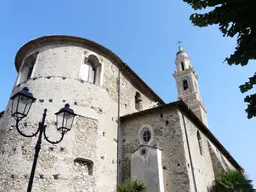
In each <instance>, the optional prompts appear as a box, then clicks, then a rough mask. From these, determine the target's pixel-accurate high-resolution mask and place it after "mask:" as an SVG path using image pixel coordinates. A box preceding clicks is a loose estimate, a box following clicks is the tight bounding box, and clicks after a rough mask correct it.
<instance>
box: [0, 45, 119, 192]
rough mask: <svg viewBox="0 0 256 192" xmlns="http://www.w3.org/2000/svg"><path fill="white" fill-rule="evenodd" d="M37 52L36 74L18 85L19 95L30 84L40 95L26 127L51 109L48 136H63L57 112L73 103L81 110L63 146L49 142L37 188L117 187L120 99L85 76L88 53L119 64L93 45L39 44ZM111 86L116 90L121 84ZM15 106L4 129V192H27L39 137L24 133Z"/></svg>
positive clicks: (0, 183) (0, 172) (0, 184)
mask: <svg viewBox="0 0 256 192" xmlns="http://www.w3.org/2000/svg"><path fill="white" fill-rule="evenodd" d="M33 51H39V53H38V56H37V60H36V63H35V65H34V69H33V73H32V76H31V78H30V79H28V80H27V81H25V82H22V83H20V84H18V83H19V82H18V81H19V78H17V79H18V80H17V83H16V84H17V85H16V84H15V87H14V89H13V93H16V92H17V91H20V90H21V89H22V88H23V87H25V86H26V87H28V88H29V89H30V91H31V92H32V93H33V94H34V97H36V98H37V101H36V102H35V103H34V104H33V106H32V108H31V111H30V113H29V116H28V117H26V118H24V119H23V120H22V122H20V127H21V128H22V129H23V130H26V131H28V132H32V131H33V129H35V128H37V126H38V122H39V121H40V120H41V118H42V114H43V110H44V108H47V109H48V113H47V120H46V124H47V128H46V130H47V134H48V135H49V138H50V139H52V140H57V139H58V137H59V135H58V132H57V131H56V125H55V122H56V120H55V115H54V113H55V112H57V111H58V110H59V109H60V108H62V107H63V106H64V104H65V103H69V104H70V106H71V108H72V109H74V111H75V112H76V113H77V114H78V116H77V117H76V119H75V122H74V124H73V128H72V130H71V131H70V132H68V133H67V134H66V135H65V137H64V140H63V141H62V142H61V143H60V144H57V145H52V144H49V143H47V141H46V140H43V142H42V149H41V151H40V155H39V159H38V165H37V168H36V174H35V179H34V185H33V191H63V192H64V191H77V192H78V191H113V190H114V189H115V187H116V175H117V173H116V168H117V164H116V161H117V151H116V150H117V142H116V135H117V121H116V117H117V110H118V107H117V101H115V100H113V99H111V98H113V97H110V96H109V92H108V91H107V90H106V89H105V88H104V87H107V86H106V85H104V84H102V85H94V84H90V83H88V82H84V81H82V80H81V79H79V72H80V68H81V64H82V63H83V61H84V56H85V54H87V55H88V54H94V55H95V56H96V57H98V59H99V61H100V62H101V64H102V66H103V67H104V64H105V63H108V64H111V65H113V64H112V63H111V62H110V61H109V60H108V59H106V58H104V57H103V56H101V55H99V54H97V53H94V52H92V51H90V50H89V49H85V48H84V47H81V46H76V45H72V44H70V45H69V44H61V45H58V44H53V45H47V46H42V47H40V46H37V48H36V49H34V50H33ZM28 54H30V53H27V55H28ZM25 56H26V55H24V58H25ZM113 67H115V65H113ZM115 68H116V67H115ZM109 86H112V87H115V88H116V84H115V85H109ZM13 93H12V94H13ZM115 98H117V96H116V95H115ZM10 110H11V105H10V102H9V104H8V106H7V108H6V113H5V115H4V119H3V121H4V125H3V126H2V127H3V129H2V130H1V145H0V153H1V156H0V161H1V164H0V191H25V190H26V187H27V184H28V179H29V175H30V170H31V166H32V161H33V154H34V146H35V143H36V140H37V138H32V139H31V138H24V137H22V136H21V135H19V134H18V132H17V131H16V129H15V127H14V125H15V122H14V120H13V119H12V118H11V114H10V112H11V111H10ZM77 158H82V159H86V160H88V161H89V162H92V163H91V164H90V167H88V165H87V164H86V163H85V164H81V165H80V164H79V163H78V164H77V163H76V162H74V161H75V159H77ZM89 169H90V170H89ZM103 188H104V189H103Z"/></svg>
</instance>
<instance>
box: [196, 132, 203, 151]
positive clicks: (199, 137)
mask: <svg viewBox="0 0 256 192" xmlns="http://www.w3.org/2000/svg"><path fill="white" fill-rule="evenodd" d="M197 141H198V147H199V152H200V154H201V155H203V143H202V138H201V135H200V133H199V131H197Z"/></svg>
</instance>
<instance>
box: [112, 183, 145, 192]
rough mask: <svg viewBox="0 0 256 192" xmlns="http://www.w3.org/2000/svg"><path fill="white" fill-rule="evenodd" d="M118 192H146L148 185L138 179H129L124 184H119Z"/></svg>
mask: <svg viewBox="0 0 256 192" xmlns="http://www.w3.org/2000/svg"><path fill="white" fill-rule="evenodd" d="M117 191H118V192H146V191H147V187H146V186H145V185H144V184H143V183H141V182H140V181H138V180H134V181H127V182H126V183H125V184H123V185H119V186H117Z"/></svg>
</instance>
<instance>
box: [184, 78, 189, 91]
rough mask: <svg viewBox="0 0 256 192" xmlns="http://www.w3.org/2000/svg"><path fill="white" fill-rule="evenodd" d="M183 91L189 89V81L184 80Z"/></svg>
mask: <svg viewBox="0 0 256 192" xmlns="http://www.w3.org/2000/svg"><path fill="white" fill-rule="evenodd" d="M183 89H184V90H187V89H188V81H187V80H183Z"/></svg>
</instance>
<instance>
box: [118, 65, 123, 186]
mask: <svg viewBox="0 0 256 192" xmlns="http://www.w3.org/2000/svg"><path fill="white" fill-rule="evenodd" d="M120 73H121V72H120V69H119V71H118V82H117V95H118V101H117V106H118V107H117V121H118V124H117V185H120V184H121V182H122V140H121V136H122V133H121V126H120V84H121V81H120V79H121V78H120Z"/></svg>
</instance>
